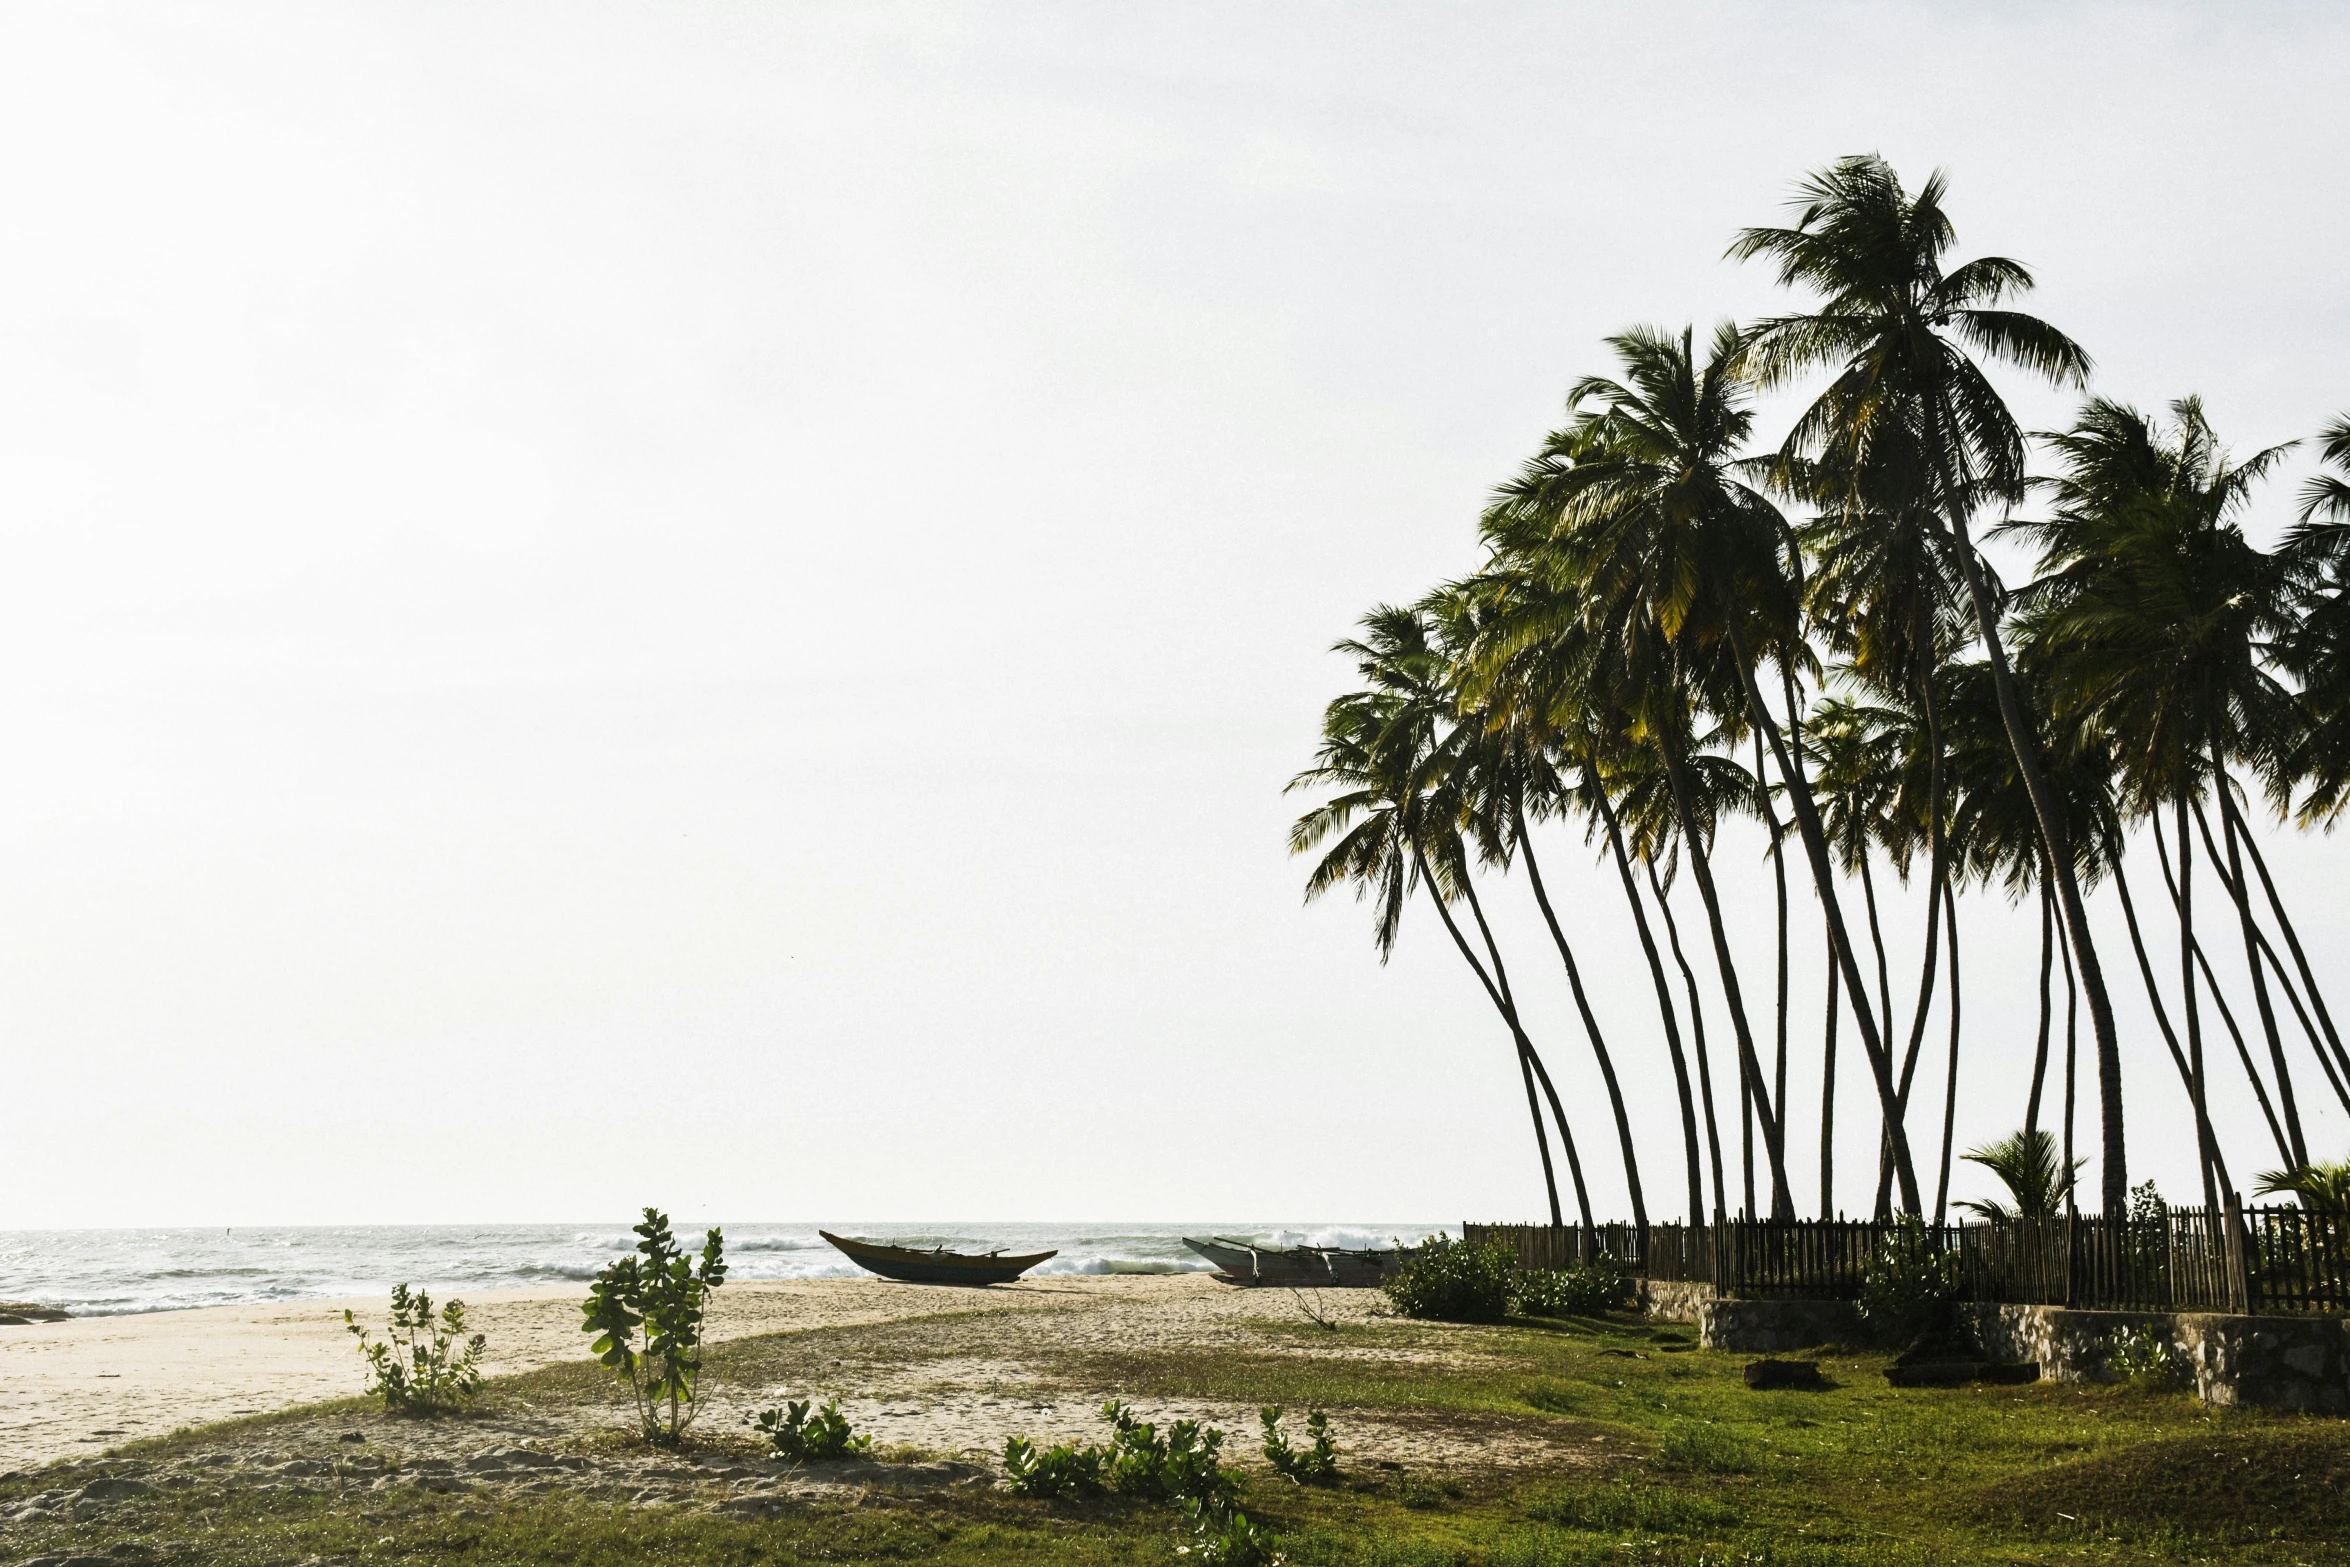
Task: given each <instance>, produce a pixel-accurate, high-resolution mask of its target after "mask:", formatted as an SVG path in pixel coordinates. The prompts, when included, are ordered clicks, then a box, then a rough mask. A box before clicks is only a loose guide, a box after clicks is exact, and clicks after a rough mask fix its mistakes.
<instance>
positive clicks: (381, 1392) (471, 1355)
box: [343, 1284, 489, 1415]
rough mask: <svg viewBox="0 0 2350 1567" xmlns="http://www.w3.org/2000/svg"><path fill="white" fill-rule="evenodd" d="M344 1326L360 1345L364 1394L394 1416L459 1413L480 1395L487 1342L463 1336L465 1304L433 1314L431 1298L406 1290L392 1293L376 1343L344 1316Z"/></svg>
mask: <svg viewBox="0 0 2350 1567" xmlns="http://www.w3.org/2000/svg"><path fill="white" fill-rule="evenodd" d="M343 1326H344V1327H346V1328H348V1329H350V1331H351V1332H352V1334H353V1335H354V1336H356V1337H357V1338H358V1340H359V1355H360V1358H361V1359H363V1360H365V1361H366V1362H367V1391H368V1392H369V1393H370V1394H372V1395H374V1396H375V1397H377V1398H380V1399H382V1400H383V1403H384V1408H386V1409H389V1410H391V1411H393V1412H394V1413H396V1414H404V1415H434V1414H443V1413H446V1412H448V1411H450V1410H454V1409H459V1408H462V1407H463V1406H464V1405H465V1403H466V1402H467V1401H468V1400H470V1399H471V1398H472V1397H473V1395H474V1394H476V1393H478V1392H480V1391H481V1369H480V1361H481V1352H482V1349H483V1347H484V1346H486V1345H487V1344H488V1343H489V1340H488V1339H487V1338H486V1337H484V1336H483V1335H482V1334H479V1333H476V1334H473V1335H472V1336H471V1337H468V1336H467V1335H466V1332H465V1302H463V1301H461V1300H452V1301H450V1302H449V1303H448V1304H447V1305H445V1306H443V1307H442V1308H441V1309H440V1310H439V1311H438V1312H435V1311H434V1310H433V1308H432V1297H431V1296H430V1295H427V1294H426V1293H425V1292H424V1291H422V1290H416V1291H413V1292H411V1291H410V1290H409V1288H408V1286H407V1285H405V1284H399V1285H394V1286H393V1288H392V1316H391V1326H390V1329H389V1331H388V1332H387V1333H386V1335H385V1336H384V1337H383V1338H380V1339H379V1338H376V1337H374V1336H372V1335H371V1334H369V1332H368V1331H367V1329H365V1328H364V1327H361V1326H360V1325H359V1319H358V1317H357V1316H356V1315H355V1314H353V1313H351V1312H349V1311H346V1312H344V1313H343Z"/></svg>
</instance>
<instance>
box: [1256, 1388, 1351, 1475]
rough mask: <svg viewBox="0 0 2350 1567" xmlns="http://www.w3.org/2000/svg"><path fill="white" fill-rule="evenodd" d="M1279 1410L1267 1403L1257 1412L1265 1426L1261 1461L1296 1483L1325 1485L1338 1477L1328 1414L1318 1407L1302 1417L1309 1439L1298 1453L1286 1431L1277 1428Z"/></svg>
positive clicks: (1335, 1450) (1278, 1424)
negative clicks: (1310, 1441)
mask: <svg viewBox="0 0 2350 1567" xmlns="http://www.w3.org/2000/svg"><path fill="white" fill-rule="evenodd" d="M1281 1415H1282V1409H1281V1406H1280V1405H1279V1404H1270V1405H1267V1406H1266V1407H1265V1408H1263V1409H1260V1410H1258V1411H1257V1419H1258V1420H1259V1421H1261V1422H1263V1424H1264V1427H1265V1462H1266V1463H1269V1464H1271V1465H1272V1466H1273V1471H1274V1473H1276V1474H1281V1475H1286V1476H1288V1477H1289V1478H1290V1479H1292V1480H1295V1481H1296V1482H1297V1483H1298V1484H1299V1485H1329V1484H1332V1483H1333V1482H1335V1481H1336V1480H1337V1479H1338V1443H1337V1440H1336V1439H1335V1438H1333V1437H1332V1436H1331V1435H1330V1417H1329V1416H1328V1415H1326V1414H1324V1413H1322V1411H1320V1410H1319V1409H1317V1410H1315V1411H1313V1412H1312V1413H1311V1414H1309V1415H1307V1416H1306V1435H1307V1436H1309V1437H1311V1438H1313V1443H1312V1445H1311V1446H1309V1447H1308V1448H1306V1450H1305V1451H1304V1452H1302V1453H1301V1452H1299V1451H1298V1450H1297V1449H1296V1448H1294V1447H1292V1446H1290V1445H1289V1434H1288V1433H1287V1432H1285V1431H1283V1430H1282V1429H1281Z"/></svg>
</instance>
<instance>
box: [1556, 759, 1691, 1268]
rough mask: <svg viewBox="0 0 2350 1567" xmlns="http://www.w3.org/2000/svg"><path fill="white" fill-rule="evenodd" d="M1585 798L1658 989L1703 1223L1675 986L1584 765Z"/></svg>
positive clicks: (1595, 781) (1590, 770)
mask: <svg viewBox="0 0 2350 1567" xmlns="http://www.w3.org/2000/svg"><path fill="white" fill-rule="evenodd" d="M1583 786H1584V792H1585V794H1586V795H1587V796H1588V797H1589V798H1590V800H1591V802H1592V804H1593V806H1594V807H1595V808H1596V809H1597V810H1598V812H1599V818H1600V820H1601V821H1602V822H1603V823H1605V824H1606V827H1607V841H1608V849H1609V852H1610V853H1611V854H1612V855H1613V856H1614V858H1615V862H1616V873H1617V875H1619V876H1620V877H1622V879H1623V883H1624V901H1625V902H1626V903H1628V904H1630V905H1631V906H1632V925H1633V928H1634V929H1635V930H1637V931H1638V932H1639V933H1640V950H1641V952H1642V954H1643V955H1645V956H1646V957H1647V959H1648V974H1649V978H1650V979H1651V980H1652V981H1654V983H1655V985H1656V1009H1657V1015H1658V1016H1659V1017H1661V1018H1662V1019H1663V1020H1664V1027H1665V1049H1666V1050H1667V1051H1668V1052H1669V1053H1670V1054H1671V1056H1672V1058H1673V1085H1674V1087H1675V1088H1676V1089H1678V1090H1679V1092H1680V1096H1681V1144H1682V1152H1683V1157H1684V1161H1685V1163H1686V1164H1687V1166H1688V1175H1689V1222H1690V1223H1691V1224H1693V1225H1703V1224H1704V1223H1705V1174H1704V1169H1703V1164H1702V1161H1701V1159H1700V1156H1699V1154H1698V1150H1697V1107H1696V1106H1695V1105H1694V1104H1693V1103H1692V1102H1691V1100H1690V1093H1689V1062H1688V1059H1687V1057H1686V1056H1685V1055H1684V1054H1683V1052H1682V1049H1681V1025H1680V1023H1679V1021H1678V1020H1677V1019H1676V1018H1675V1016H1674V1014H1673V987H1672V985H1671V983H1670V982H1669V981H1668V980H1666V978H1665V965H1664V960H1663V959H1662V958H1660V957H1659V956H1658V955H1657V950H1656V936H1655V933H1654V932H1652V931H1651V930H1650V929H1649V927H1648V911H1647V909H1646V908H1644V907H1642V905H1641V902H1640V889H1639V888H1638V887H1637V886H1635V885H1634V884H1633V881H1632V857H1631V856H1630V855H1629V854H1626V853H1625V852H1624V832H1623V828H1622V827H1621V825H1620V824H1618V822H1617V821H1616V811H1615V807H1614V806H1613V805H1612V804H1610V803H1609V801H1608V797H1607V790H1606V789H1604V788H1603V787H1601V785H1600V782H1599V770H1598V769H1597V768H1596V767H1593V766H1592V765H1591V764H1590V763H1589V762H1588V761H1587V762H1585V763H1584V764H1583Z"/></svg>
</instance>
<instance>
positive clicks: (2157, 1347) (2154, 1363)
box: [2105, 1323, 2195, 1393]
mask: <svg viewBox="0 0 2350 1567" xmlns="http://www.w3.org/2000/svg"><path fill="white" fill-rule="evenodd" d="M2105 1369H2106V1371H2107V1372H2108V1373H2109V1374H2110V1375H2112V1376H2113V1377H2114V1378H2115V1379H2116V1380H2118V1381H2122V1382H2127V1383H2129V1384H2130V1385H2131V1386H2132V1387H2135V1388H2138V1389H2140V1390H2142V1391H2144V1392H2149V1393H2155V1392H2171V1391H2174V1390H2176V1389H2179V1388H2183V1387H2185V1386H2186V1385H2187V1384H2188V1383H2189V1382H2192V1381H2193V1380H2194V1378H2195V1368H2194V1365H2193V1364H2192V1363H2191V1362H2190V1361H2189V1360H2188V1359H2187V1357H2186V1355H2185V1353H2184V1352H2182V1351H2181V1350H2180V1349H2179V1347H2178V1345H2176V1344H2174V1343H2172V1342H2171V1338H2170V1335H2169V1334H2167V1333H2164V1332H2161V1331H2160V1330H2158V1329H2156V1328H2154V1327H2153V1326H2151V1325H2149V1324H2146V1323H2140V1324H2139V1325H2138V1326H2136V1327H2134V1328H2123V1329H2121V1330H2119V1331H2118V1332H2114V1333H2109V1334H2107V1335H2106V1338H2105Z"/></svg>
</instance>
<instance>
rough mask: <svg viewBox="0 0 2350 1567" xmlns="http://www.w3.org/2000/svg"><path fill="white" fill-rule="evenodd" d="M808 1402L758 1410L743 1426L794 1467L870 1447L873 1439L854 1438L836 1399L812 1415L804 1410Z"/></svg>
mask: <svg viewBox="0 0 2350 1567" xmlns="http://www.w3.org/2000/svg"><path fill="white" fill-rule="evenodd" d="M811 1402H812V1400H809V1399H804V1398H795V1399H791V1400H789V1401H788V1406H789V1407H787V1408H783V1409H762V1410H760V1411H759V1412H758V1413H757V1414H755V1415H751V1416H749V1417H748V1418H747V1420H746V1422H745V1423H746V1424H748V1425H750V1426H751V1427H752V1428H754V1429H755V1430H757V1431H758V1433H759V1434H760V1435H761V1436H762V1437H764V1438H766V1440H767V1445H768V1446H769V1447H771V1448H773V1449H774V1450H775V1453H776V1456H777V1457H779V1458H788V1459H791V1460H792V1461H793V1462H795V1463H803V1464H820V1463H823V1462H824V1461H825V1460H827V1459H832V1458H847V1457H849V1456H851V1455H852V1454H856V1453H862V1452H865V1451H866V1450H867V1449H869V1448H871V1447H872V1446H873V1438H871V1437H869V1436H859V1435H857V1434H856V1432H855V1429H854V1428H853V1427H852V1426H851V1425H850V1424H849V1417H848V1416H846V1415H844V1414H842V1413H841V1412H840V1400H839V1399H837V1398H835V1399H827V1400H826V1401H825V1404H824V1407H823V1408H822V1409H819V1410H816V1411H815V1412H814V1413H812V1414H811V1413H810V1412H809V1408H808V1406H809V1404H810V1403H811Z"/></svg>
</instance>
